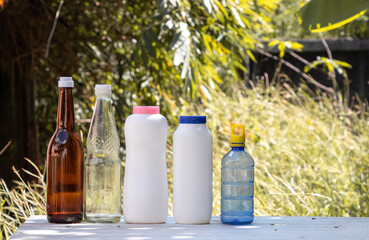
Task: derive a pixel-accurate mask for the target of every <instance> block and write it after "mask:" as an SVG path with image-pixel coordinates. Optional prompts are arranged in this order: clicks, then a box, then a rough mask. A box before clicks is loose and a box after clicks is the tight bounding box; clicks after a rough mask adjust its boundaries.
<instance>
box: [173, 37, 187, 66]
mask: <svg viewBox="0 0 369 240" xmlns="http://www.w3.org/2000/svg"><path fill="white" fill-rule="evenodd" d="M190 42H191V40H190V39H189V38H187V39H186V42H185V43H184V44H182V45H181V46H180V47H179V48H178V49H177V51H176V53H175V54H174V59H173V64H174V66H179V65H180V64H181V63H182V62H183V61H184V59H185V58H186V56H187V53H188V52H189V48H190Z"/></svg>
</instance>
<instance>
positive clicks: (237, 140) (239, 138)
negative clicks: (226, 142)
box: [231, 124, 245, 147]
mask: <svg viewBox="0 0 369 240" xmlns="http://www.w3.org/2000/svg"><path fill="white" fill-rule="evenodd" d="M244 146H245V126H244V125H242V124H234V125H232V132H231V147H244Z"/></svg>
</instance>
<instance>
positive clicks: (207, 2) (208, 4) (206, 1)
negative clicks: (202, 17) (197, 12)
mask: <svg viewBox="0 0 369 240" xmlns="http://www.w3.org/2000/svg"><path fill="white" fill-rule="evenodd" d="M210 1H211V0H204V1H203V2H204V6H205V10H206V11H207V12H208V13H209V14H211V12H212V7H211V2H210Z"/></svg>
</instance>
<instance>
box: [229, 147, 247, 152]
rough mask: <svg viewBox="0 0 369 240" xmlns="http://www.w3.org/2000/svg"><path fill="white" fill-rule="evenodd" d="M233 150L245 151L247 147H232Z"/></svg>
mask: <svg viewBox="0 0 369 240" xmlns="http://www.w3.org/2000/svg"><path fill="white" fill-rule="evenodd" d="M231 148H232V151H244V150H245V147H231Z"/></svg>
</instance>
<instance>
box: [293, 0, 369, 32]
mask: <svg viewBox="0 0 369 240" xmlns="http://www.w3.org/2000/svg"><path fill="white" fill-rule="evenodd" d="M368 8H369V0H349V1H348V0H311V1H310V2H308V3H306V4H305V5H304V6H303V7H302V8H301V9H300V10H299V11H298V13H297V18H298V19H299V21H300V24H301V25H302V27H304V28H305V29H307V30H311V32H325V31H329V30H332V29H336V28H338V27H341V26H343V25H345V24H347V23H349V22H352V21H353V20H355V19H356V18H358V17H360V16H361V15H363V14H364V13H365V12H366V10H367V9H368Z"/></svg>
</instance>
